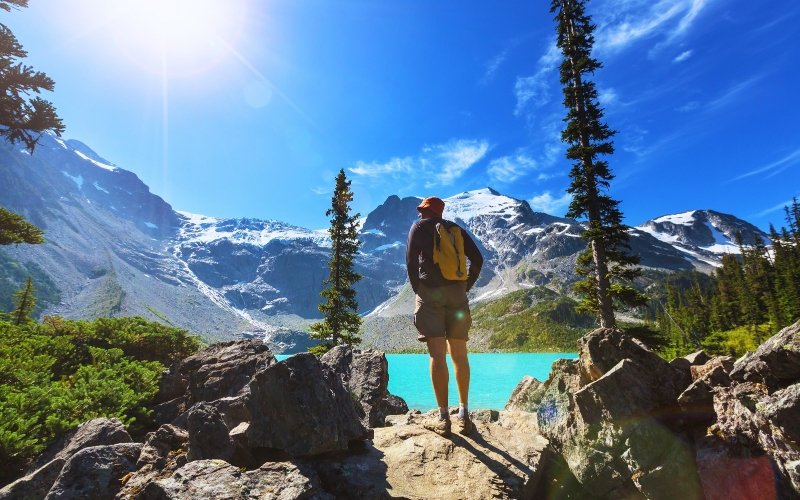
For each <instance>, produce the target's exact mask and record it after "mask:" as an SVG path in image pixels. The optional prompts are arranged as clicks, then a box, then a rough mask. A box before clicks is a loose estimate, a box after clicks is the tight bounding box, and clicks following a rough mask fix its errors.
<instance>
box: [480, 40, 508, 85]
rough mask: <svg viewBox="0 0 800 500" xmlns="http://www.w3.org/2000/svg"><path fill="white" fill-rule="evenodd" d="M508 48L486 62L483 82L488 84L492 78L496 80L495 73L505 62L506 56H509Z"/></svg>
mask: <svg viewBox="0 0 800 500" xmlns="http://www.w3.org/2000/svg"><path fill="white" fill-rule="evenodd" d="M508 50H509V49H505V50H503V51H502V52H500V53H499V54H497V55H496V56H494V57H493V58H492V59H491V60H490V61H489V62H488V63H487V64H486V73H484V74H483V78H482V79H481V84H482V85H486V84H488V83H489V82H491V81H492V80H494V74H495V73H497V69H498V68H500V66H501V65H502V64H503V63H504V62H505V60H506V58H507V57H508Z"/></svg>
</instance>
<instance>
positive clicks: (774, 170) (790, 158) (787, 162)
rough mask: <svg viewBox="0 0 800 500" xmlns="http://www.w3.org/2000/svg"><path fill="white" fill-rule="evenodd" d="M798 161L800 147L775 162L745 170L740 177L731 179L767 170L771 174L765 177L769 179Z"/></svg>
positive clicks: (734, 179) (799, 160)
mask: <svg viewBox="0 0 800 500" xmlns="http://www.w3.org/2000/svg"><path fill="white" fill-rule="evenodd" d="M797 163H800V149H796V150H794V151H792V152H791V153H789V154H788V155H786V156H784V157H783V158H781V159H780V160H777V161H774V162H772V163H769V164H767V165H764V166H762V167H758V168H756V169H754V170H751V171H749V172H745V173H744V174H742V175H739V176H738V177H734V178H733V179H731V181H738V180H740V179H744V178H747V177H752V176H754V175H758V174H763V173H766V172H769V175H767V176H765V178H767V179H768V178H770V177H772V176H774V175H777V174H779V173H781V172H783V171H784V170H786V169H787V168H789V167H791V166H792V165H795V164H797Z"/></svg>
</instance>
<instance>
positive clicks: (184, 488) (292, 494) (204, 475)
mask: <svg viewBox="0 0 800 500" xmlns="http://www.w3.org/2000/svg"><path fill="white" fill-rule="evenodd" d="M139 498H141V499H142V500H166V499H184V498H209V499H211V498H213V499H226V500H239V499H241V500H254V499H260V498H270V499H272V498H274V499H280V500H289V499H320V500H321V499H332V498H333V496H331V495H329V494H327V493H325V492H324V490H323V489H322V487H321V486H320V482H319V477H318V475H317V474H316V472H315V471H314V470H313V469H312V468H310V467H308V466H305V465H303V464H293V463H291V462H270V463H266V464H264V465H262V466H261V467H259V468H258V469H256V470H253V471H249V472H243V471H242V470H241V469H240V468H238V467H234V466H232V465H230V464H229V463H227V462H224V461H222V460H198V461H195V462H189V463H187V464H186V465H184V466H183V467H181V468H180V469H178V470H176V471H175V472H174V473H173V474H172V475H171V476H170V477H168V478H163V479H158V480H156V481H153V482H151V483H150V484H148V485H147V487H146V488H145V489H144V491H143V492H142V494H141V495H140V496H139Z"/></svg>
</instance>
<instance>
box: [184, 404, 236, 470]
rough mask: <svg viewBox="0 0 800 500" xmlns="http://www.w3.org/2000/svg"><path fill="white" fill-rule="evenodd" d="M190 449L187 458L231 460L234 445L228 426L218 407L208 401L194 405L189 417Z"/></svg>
mask: <svg viewBox="0 0 800 500" xmlns="http://www.w3.org/2000/svg"><path fill="white" fill-rule="evenodd" d="M187 423H188V426H187V428H188V431H189V450H188V453H187V458H188V459H189V460H190V461H192V460H205V459H211V458H218V459H221V460H230V458H231V457H232V456H233V452H234V446H233V441H231V438H230V436H229V435H228V426H227V425H225V422H224V421H223V420H222V415H220V413H219V411H217V409H216V408H214V407H213V406H211V405H210V404H208V403H206V402H203V401H201V402H199V403H197V404H195V405H194V406H192V408H191V409H190V410H189V414H188V417H187Z"/></svg>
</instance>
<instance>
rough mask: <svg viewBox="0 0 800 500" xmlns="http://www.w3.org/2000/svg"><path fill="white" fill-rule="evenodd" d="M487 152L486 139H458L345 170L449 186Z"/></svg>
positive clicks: (371, 176) (379, 176)
mask: <svg viewBox="0 0 800 500" xmlns="http://www.w3.org/2000/svg"><path fill="white" fill-rule="evenodd" d="M488 151H489V143H488V141H485V140H473V139H460V140H453V141H450V142H447V143H444V144H437V145H433V146H425V147H424V148H422V151H421V152H420V154H419V155H417V156H406V157H402V158H400V157H396V158H392V159H390V160H389V161H387V162H384V163H380V162H363V161H359V162H357V163H356V164H355V166H353V167H351V168H349V169H348V170H349V171H350V172H352V173H353V174H354V175H356V176H360V177H368V178H373V179H378V180H387V179H389V180H403V182H405V183H406V185H410V184H412V183H413V181H411V180H410V179H416V180H421V181H424V183H425V187H434V186H449V185H450V184H452V183H453V182H455V181H456V180H458V179H459V178H460V177H461V176H462V175H464V173H465V172H466V171H467V170H469V168H470V167H472V166H473V165H475V164H476V163H478V162H479V161H480V160H481V159H483V157H484V156H486V153H487V152H488Z"/></svg>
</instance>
